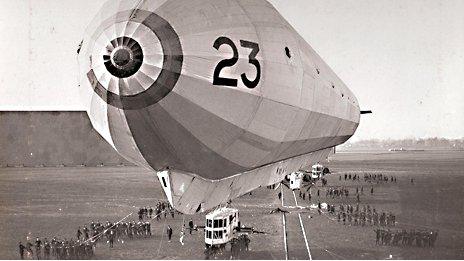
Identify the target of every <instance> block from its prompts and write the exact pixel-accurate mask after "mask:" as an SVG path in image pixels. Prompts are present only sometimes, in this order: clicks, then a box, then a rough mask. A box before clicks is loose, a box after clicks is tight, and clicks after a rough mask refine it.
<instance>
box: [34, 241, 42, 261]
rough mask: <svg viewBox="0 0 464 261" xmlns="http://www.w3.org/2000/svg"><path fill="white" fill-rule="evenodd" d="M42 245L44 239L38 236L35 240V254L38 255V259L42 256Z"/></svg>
mask: <svg viewBox="0 0 464 261" xmlns="http://www.w3.org/2000/svg"><path fill="white" fill-rule="evenodd" d="M41 247H42V241H41V240H40V239H39V238H37V239H36V240H35V255H36V256H37V259H40V256H41V252H42V251H41Z"/></svg>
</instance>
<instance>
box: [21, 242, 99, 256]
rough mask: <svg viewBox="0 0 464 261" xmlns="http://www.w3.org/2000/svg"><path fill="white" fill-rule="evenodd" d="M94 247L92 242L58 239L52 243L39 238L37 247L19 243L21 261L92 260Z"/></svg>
mask: <svg viewBox="0 0 464 261" xmlns="http://www.w3.org/2000/svg"><path fill="white" fill-rule="evenodd" d="M33 247H34V249H35V253H34V250H33ZM94 247H95V243H94V242H90V241H87V242H83V241H79V240H77V241H75V240H74V239H71V240H66V239H64V240H60V239H57V238H56V237H54V238H53V239H52V240H51V241H48V239H47V238H45V239H44V240H43V241H42V240H41V239H40V238H37V239H36V241H35V245H33V244H32V243H31V242H29V241H28V242H27V243H26V245H23V244H22V242H19V255H20V257H21V259H42V258H43V259H47V260H48V259H57V260H63V259H72V260H76V259H91V258H92V257H93V256H94Z"/></svg>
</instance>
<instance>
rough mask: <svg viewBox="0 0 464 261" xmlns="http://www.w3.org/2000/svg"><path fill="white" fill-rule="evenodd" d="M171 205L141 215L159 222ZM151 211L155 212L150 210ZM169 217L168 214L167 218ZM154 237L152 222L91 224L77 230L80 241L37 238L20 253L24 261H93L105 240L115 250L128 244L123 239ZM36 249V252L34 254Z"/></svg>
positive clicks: (142, 211)
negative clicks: (117, 242)
mask: <svg viewBox="0 0 464 261" xmlns="http://www.w3.org/2000/svg"><path fill="white" fill-rule="evenodd" d="M167 206H168V204H166V203H164V202H158V204H157V207H156V210H153V208H151V207H146V208H145V207H144V208H140V209H139V212H138V213H139V218H140V213H142V216H143V217H145V218H150V219H151V217H152V216H153V215H154V214H155V213H156V218H157V219H159V218H160V216H161V213H162V211H164V210H166V211H165V213H166V212H167V208H168V207H167ZM150 209H151V211H150ZM169 210H170V211H171V216H172V217H173V218H174V211H173V210H172V208H171V207H170V206H169ZM165 218H166V215H165ZM151 235H152V232H151V223H150V222H149V221H145V222H143V219H142V221H140V220H139V222H135V221H134V220H132V221H130V222H120V223H117V224H113V223H112V222H109V221H106V223H100V221H97V222H93V221H92V222H91V223H90V224H89V225H88V226H87V225H84V226H83V228H81V227H79V228H78V229H77V231H76V239H77V240H74V239H71V240H67V239H64V240H59V239H57V238H56V237H54V238H53V239H52V240H51V241H48V239H47V238H44V239H43V241H42V240H41V239H40V238H37V239H36V241H35V244H32V243H31V242H29V241H28V242H27V243H26V244H23V243H22V242H19V246H18V247H19V254H20V257H21V259H42V258H44V259H51V258H55V259H90V258H91V257H93V255H94V247H95V245H96V243H97V242H98V241H100V240H101V239H102V238H106V242H108V243H109V245H110V248H113V246H114V242H115V241H120V242H124V241H123V239H126V238H128V239H134V238H136V239H137V238H146V237H150V236H151ZM34 249H35V251H34Z"/></svg>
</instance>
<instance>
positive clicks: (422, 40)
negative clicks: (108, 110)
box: [0, 0, 464, 140]
mask: <svg viewBox="0 0 464 261" xmlns="http://www.w3.org/2000/svg"><path fill="white" fill-rule="evenodd" d="M103 2H104V1H102V0H80V1H72V0H0V32H1V33H2V39H1V40H0V53H1V57H2V58H1V59H0V110H82V109H83V108H82V107H81V105H80V102H79V95H78V93H77V91H76V86H77V62H76V56H75V53H76V49H77V45H78V43H79V42H80V40H81V39H82V34H83V31H84V29H85V27H86V25H87V24H88V23H89V22H90V20H91V19H92V17H93V15H94V13H95V12H96V11H97V10H98V8H99V7H100V6H101V4H102V3H103ZM271 2H272V3H274V5H275V6H276V8H277V9H278V10H279V11H280V12H281V13H282V15H283V16H284V17H286V18H287V19H288V20H289V21H290V23H291V24H292V25H293V26H294V27H295V28H296V29H297V31H298V32H299V33H300V34H301V35H302V36H303V37H304V38H305V39H306V40H307V41H308V43H309V44H310V45H311V46H312V47H313V48H314V49H315V50H316V51H317V52H318V53H319V54H320V55H321V56H322V57H323V59H324V60H325V61H326V62H327V64H329V65H330V66H331V67H332V69H333V70H334V71H335V72H336V73H337V74H338V75H339V76H340V78H341V79H342V80H343V81H344V82H345V83H346V84H347V86H348V87H349V88H350V89H351V90H352V91H353V92H354V93H355V95H356V96H357V97H358V99H359V102H360V104H361V107H362V109H371V110H373V111H374V114H373V115H368V116H363V117H362V123H361V126H360V128H359V130H358V132H357V133H356V135H355V137H354V139H355V140H356V139H369V138H409V137H416V138H420V137H434V136H438V137H447V138H458V137H464V84H463V83H464V15H463V14H464V1H462V0H442V1H439V0H318V1H315V0H272V1H271Z"/></svg>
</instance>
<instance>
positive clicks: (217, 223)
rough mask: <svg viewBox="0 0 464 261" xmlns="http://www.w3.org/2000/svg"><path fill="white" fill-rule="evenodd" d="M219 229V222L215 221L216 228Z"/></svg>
mask: <svg viewBox="0 0 464 261" xmlns="http://www.w3.org/2000/svg"><path fill="white" fill-rule="evenodd" d="M218 227H219V220H214V228H218Z"/></svg>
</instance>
